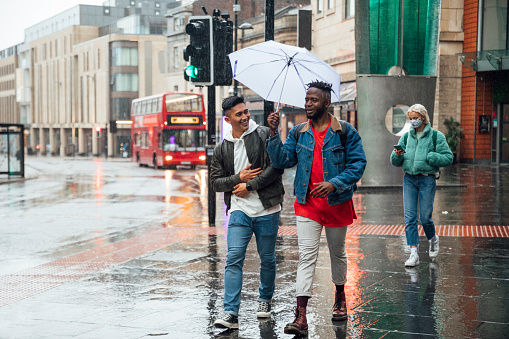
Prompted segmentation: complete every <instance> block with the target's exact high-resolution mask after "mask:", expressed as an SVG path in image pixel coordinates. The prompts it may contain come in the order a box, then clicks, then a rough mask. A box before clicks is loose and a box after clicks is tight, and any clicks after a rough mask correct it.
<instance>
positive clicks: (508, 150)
mask: <svg viewBox="0 0 509 339" xmlns="http://www.w3.org/2000/svg"><path fill="white" fill-rule="evenodd" d="M508 5H509V2H508V1H507V0H501V1H488V0H465V1H464V15H463V26H464V33H465V39H464V43H463V50H462V52H461V53H459V58H460V60H461V62H462V64H463V67H462V74H461V83H462V88H461V127H462V128H463V131H462V132H463V134H464V135H465V138H464V139H463V140H462V141H461V159H462V161H465V162H469V163H491V164H500V163H509V31H508V30H509V25H508V12H507V10H508V7H509V6H508Z"/></svg>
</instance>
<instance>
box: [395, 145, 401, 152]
mask: <svg viewBox="0 0 509 339" xmlns="http://www.w3.org/2000/svg"><path fill="white" fill-rule="evenodd" d="M394 149H396V150H397V151H403V147H401V146H400V145H394Z"/></svg>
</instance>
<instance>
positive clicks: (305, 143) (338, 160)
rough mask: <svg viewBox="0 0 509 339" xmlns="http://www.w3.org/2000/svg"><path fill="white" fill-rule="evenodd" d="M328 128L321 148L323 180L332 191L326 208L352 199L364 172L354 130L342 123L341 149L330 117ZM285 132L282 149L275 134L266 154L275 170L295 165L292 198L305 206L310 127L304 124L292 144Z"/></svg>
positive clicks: (310, 154)
mask: <svg viewBox="0 0 509 339" xmlns="http://www.w3.org/2000/svg"><path fill="white" fill-rule="evenodd" d="M329 116H330V119H331V124H330V127H329V129H328V130H327V134H326V136H325V139H324V140H323V146H322V160H323V177H324V180H325V181H328V182H330V183H332V184H333V185H334V187H335V188H336V190H335V191H334V192H332V193H331V194H329V195H328V196H327V201H328V203H329V205H337V204H341V203H343V202H345V201H348V200H350V199H352V196H353V192H354V191H355V190H357V185H356V183H357V182H358V181H359V180H360V178H361V177H362V174H363V173H364V169H365V168H366V155H365V154H364V148H363V147H362V141H361V137H360V136H359V133H357V131H356V130H355V128H354V127H353V126H352V125H351V124H349V123H346V124H345V125H346V128H347V131H346V132H347V137H346V144H345V147H344V148H343V146H342V145H341V138H340V131H341V124H340V123H339V121H338V120H337V119H336V118H335V117H334V116H332V115H330V114H329ZM295 128H296V127H294V128H292V129H291V130H290V132H288V138H287V139H286V141H285V143H284V145H283V143H282V142H281V138H280V137H279V134H276V135H275V136H273V137H271V138H270V139H269V140H268V144H267V152H268V153H269V156H270V161H271V163H272V165H273V166H274V167H275V168H290V167H293V166H295V165H297V172H296V174H295V181H294V194H295V196H296V197H297V201H298V202H299V203H301V204H304V203H305V202H306V193H307V191H308V185H309V184H310V182H309V177H310V175H311V167H312V166H313V150H314V139H315V138H314V136H313V130H312V129H311V123H310V122H309V121H308V122H307V124H306V125H305V126H304V128H303V129H302V130H301V133H300V137H299V138H298V140H295V137H294V130H295Z"/></svg>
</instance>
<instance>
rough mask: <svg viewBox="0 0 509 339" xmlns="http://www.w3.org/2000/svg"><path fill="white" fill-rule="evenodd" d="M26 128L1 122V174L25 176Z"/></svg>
mask: <svg viewBox="0 0 509 339" xmlns="http://www.w3.org/2000/svg"><path fill="white" fill-rule="evenodd" d="M23 134H24V128H23V125H17V124H0V175H5V174H6V175H7V176H11V175H19V176H22V177H24V176H25V152H24V151H23V150H24V149H25V147H24V139H23Z"/></svg>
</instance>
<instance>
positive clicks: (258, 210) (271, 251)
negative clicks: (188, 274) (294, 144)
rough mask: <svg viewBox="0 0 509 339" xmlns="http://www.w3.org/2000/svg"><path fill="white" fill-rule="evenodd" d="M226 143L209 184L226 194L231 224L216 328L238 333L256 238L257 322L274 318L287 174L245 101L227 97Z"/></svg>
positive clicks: (217, 150)
mask: <svg viewBox="0 0 509 339" xmlns="http://www.w3.org/2000/svg"><path fill="white" fill-rule="evenodd" d="M222 108H223V111H224V113H225V115H226V116H225V121H226V122H227V123H228V124H227V125H225V131H224V140H223V141H221V142H220V143H219V144H218V145H217V146H216V148H215V149H214V155H213V158H212V163H211V171H210V179H211V185H212V188H213V189H214V191H216V192H224V201H225V204H226V207H227V210H230V220H229V223H228V234H227V246H228V254H227V257H226V267H225V276H224V288H225V292H224V315H223V316H222V317H221V318H218V319H217V320H216V321H215V322H214V325H215V326H216V327H220V328H231V329H234V328H238V326H239V325H238V312H239V307H240V295H241V290H242V267H243V264H244V259H245V256H246V248H247V245H248V244H249V241H250V240H251V237H252V235H253V233H254V235H255V237H256V246H257V250H258V254H259V256H260V287H259V292H260V297H259V299H258V302H259V304H258V311H257V313H256V315H257V317H258V318H268V317H270V315H271V305H270V301H271V299H272V295H273V294H274V287H275V278H276V238H277V233H278V229H279V215H280V210H281V203H282V202H283V195H284V188H283V182H282V179H281V175H282V174H283V170H280V169H276V168H274V167H273V166H272V165H271V163H270V158H269V156H268V154H267V151H266V149H265V143H266V140H267V139H268V138H269V133H270V131H269V129H268V128H267V127H261V126H258V125H257V124H256V123H255V122H254V121H253V120H251V119H250V114H249V110H248V109H247V107H246V105H245V103H244V99H243V98H242V97H238V96H233V97H228V98H226V99H225V100H224V101H223V105H222Z"/></svg>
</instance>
